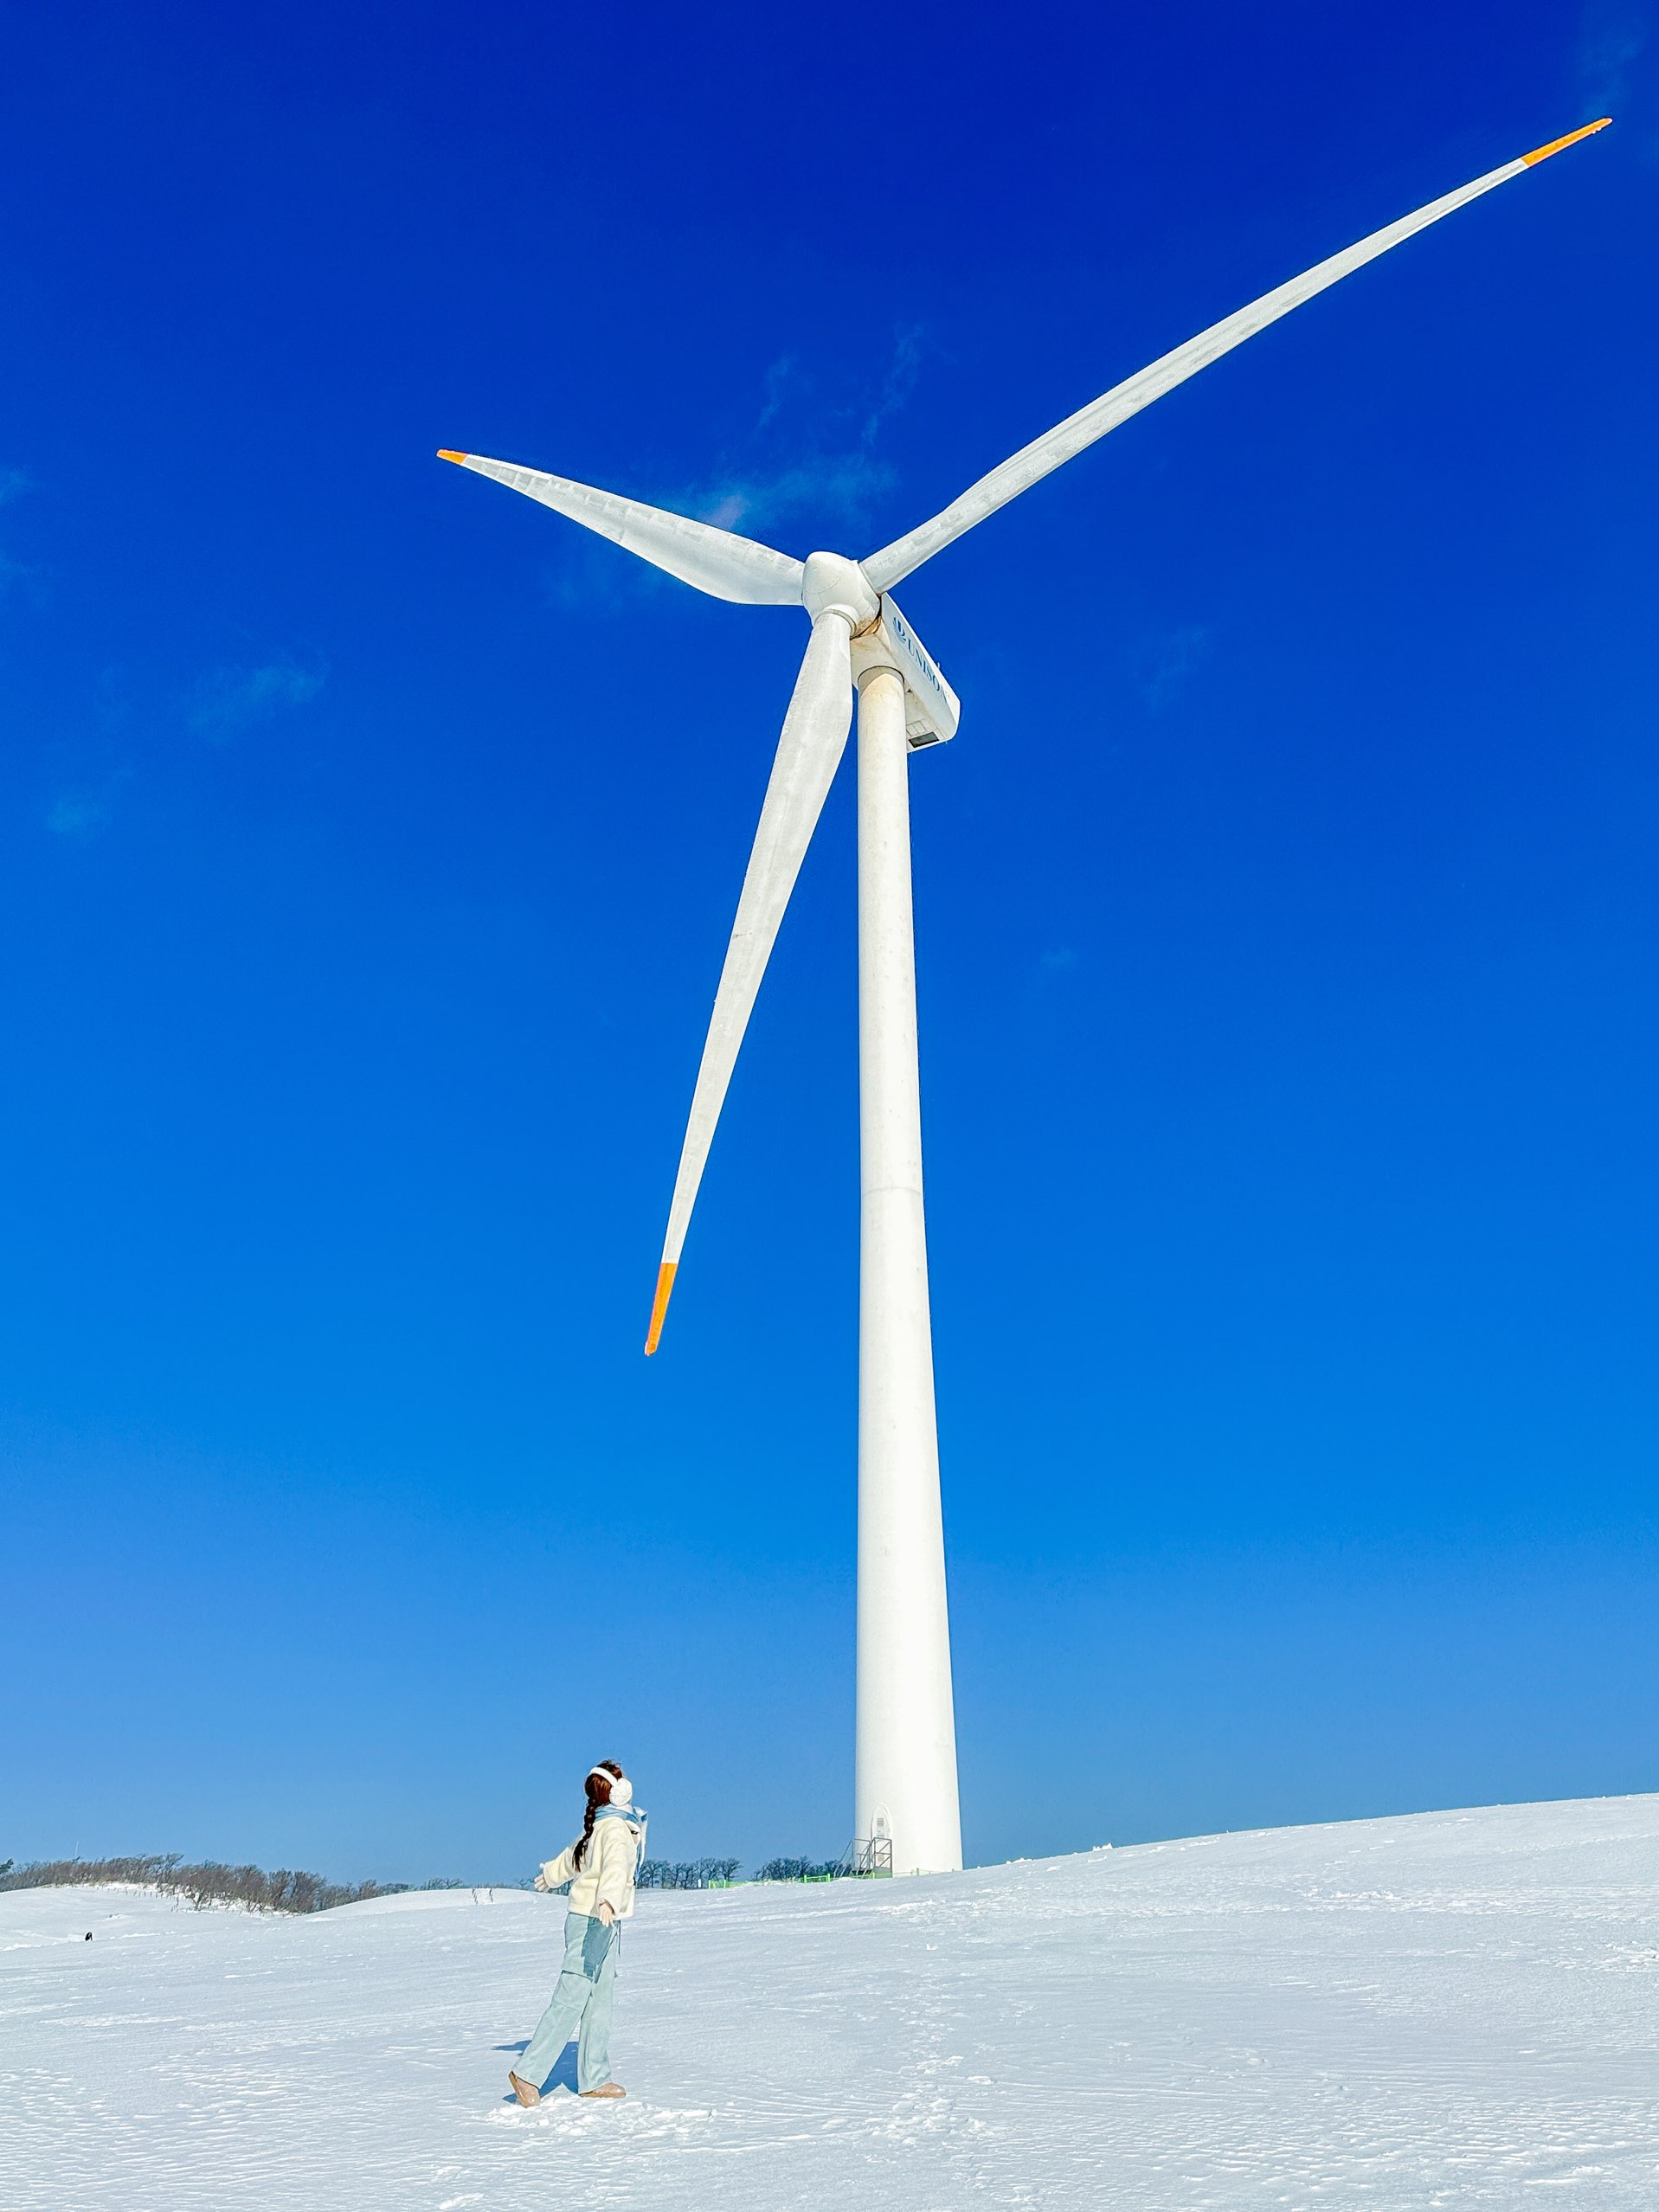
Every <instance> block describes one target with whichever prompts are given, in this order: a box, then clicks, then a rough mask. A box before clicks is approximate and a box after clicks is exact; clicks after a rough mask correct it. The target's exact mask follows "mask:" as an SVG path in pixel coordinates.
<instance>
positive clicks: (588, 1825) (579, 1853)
mask: <svg viewBox="0 0 1659 2212" xmlns="http://www.w3.org/2000/svg"><path fill="white" fill-rule="evenodd" d="M601 1767H602V1768H603V1769H604V1773H601V1772H600V1768H601ZM606 1774H614V1776H615V1777H616V1779H617V1780H618V1781H619V1782H620V1781H621V1778H622V1770H621V1767H620V1766H619V1765H617V1763H616V1761H615V1760H614V1759H601V1760H600V1762H599V1765H598V1766H596V1767H595V1769H594V1771H593V1772H592V1773H591V1774H590V1775H589V1776H588V1783H587V1789H588V1810H587V1812H586V1813H585V1814H584V1815H583V1817H582V1834H581V1835H580V1836H578V1837H577V1838H576V1849H575V1850H574V1851H572V1853H571V1854H570V1858H571V1862H572V1864H573V1865H574V1866H575V1867H576V1869H577V1871H578V1872H580V1871H581V1868H582V1858H583V1856H584V1855H585V1854H586V1852H587V1849H588V1838H589V1837H590V1836H592V1834H593V1832H594V1815H595V1813H596V1812H597V1811H598V1810H599V1808H600V1807H601V1805H608V1804H609V1803H610V1801H611V1785H610V1784H609V1783H608V1781H607V1780H606V1779H605V1775H606Z"/></svg>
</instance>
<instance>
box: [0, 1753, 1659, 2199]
mask: <svg viewBox="0 0 1659 2212" xmlns="http://www.w3.org/2000/svg"><path fill="white" fill-rule="evenodd" d="M562 1924H563V1903H562V1902H561V1901H557V1900H555V1901H549V1900H544V1899H542V1898H538V1897H535V1896H532V1895H529V1894H521V1893H518V1892H513V1891H503V1890H497V1891H495V1892H493V1893H488V1892H477V1893H474V1892H473V1891H469V1890H462V1891H460V1892H453V1893H447V1894H446V1893H436V1894H421V1895H417V1896H413V1897H408V1898H396V1899H383V1900H376V1901H374V1902H372V1903H370V1904H366V1905H358V1906H350V1907H346V1908H345V1909H344V1911H341V1912H336V1913H325V1914H320V1915H318V1916H317V1917H316V1918H313V1919H280V1918H263V1917H260V1916H256V1915H251V1914H248V1913H230V1912H218V1913H193V1912H190V1911H189V1910H188V1909H177V1908H175V1907H171V1906H170V1905H168V1904H166V1903H164V1902H163V1901H162V1900H159V1899H158V1898H156V1897H153V1896H150V1895H145V1894H140V1893H132V1892H113V1891H109V1890H94V1889H80V1890H64V1889H58V1890H34V1891H27V1892H22V1893H17V1894H10V1895H0V2212H90V2208H94V2207H101V2206H109V2207H111V2208H119V2212H196V2208H201V2212H208V2209H209V2208H211V2212H224V2208H226V2207H228V2206H235V2207H238V2208H244V2209H245V2212H290V2209H291V2208H292V2212H333V2208H337V2207H338V2208H342V2212H344V2208H349V2209H350V2212H460V2208H461V2207H464V2206H478V2207H479V2208H481V2212H519V2208H530V2207H535V2208H537V2212H549V2208H556V2209H560V2212H562V2208H566V2207H577V2206H580V2205H582V2204H583V2203H592V2204H594V2205H595V2206H599V2207H604V2208H611V2207H627V2206H641V2207H648V2208H652V2209H653V2212H656V2209H657V2208H662V2209H663V2212H679V2209H680V2208H684V2212H723V2208H731V2209H732V2212H751V2208H752V2212H779V2209H780V2208H783V2207H793V2206H810V2207H813V2208H814V2212H819V2209H820V2208H821V2209H822V2212H833V2208H839V2207H841V2206H846V2207H847V2208H849V2212H851V2209H852V2208H855V2207H857V2208H861V2212H886V2208H889V2207H891V2208H895V2212H897V2208H899V2207H903V2208H904V2212H955V2208H957V2207H967V2206H985V2207H987V2208H989V2207H997V2208H1001V2207H1004V2206H1020V2205H1033V2206H1037V2205H1040V2206H1043V2207H1045V2208H1053V2207H1062V2206H1072V2205H1076V2206H1080V2207H1081V2206H1085V2205H1086V2206H1089V2207H1091V2208H1093V2207H1100V2206H1116V2207H1122V2208H1125V2212H1129V2209H1131V2208H1132V2212H1166V2208H1167V2212H1203V2208H1206V2207H1210V2206H1225V2207H1227V2208H1233V2207H1238V2206H1256V2205H1260V2206H1263V2207H1269V2206H1271V2207H1274V2208H1281V2207H1284V2208H1295V2207H1298V2206H1315V2205H1321V2206H1331V2207H1338V2206H1341V2207H1343V2208H1347V2207H1349V2206H1354V2205H1364V2206H1368V2207H1375V2208H1379V2212H1395V2209H1396V2208H1399V2212H1405V2209H1406V2208H1410V2212H1421V2208H1426V2207H1430V2206H1434V2205H1450V2206H1461V2205H1513V2206H1535V2205H1537V2204H1538V2203H1539V2202H1548V2201H1550V2200H1548V2199H1543V2200H1540V2198H1539V2197H1538V2196H1537V2195H1536V2194H1535V2192H1536V2190H1537V2189H1539V2188H1540V2187H1548V2188H1552V2189H1563V2190H1567V2191H1572V2192H1575V2193H1576V2196H1575V2197H1574V2198H1572V2199H1570V2200H1569V2201H1578V2202H1583V2203H1585V2205H1591V2204H1593V2205H1594V2206H1595V2207H1596V2208H1597V2212H1618V2208H1624V2207H1627V2206H1628V2207H1630V2208H1636V2207H1638V2206H1639V2207H1641V2208H1643V2212H1651V2208H1653V2207H1654V2206H1655V2205H1656V2204H1659V1797H1624V1798H1608V1799H1600V1800H1596V1801H1593V1802H1590V1803H1585V1804H1552V1805H1521V1806H1505V1807H1499V1808H1495V1809H1493V1810H1486V1811H1481V1812H1469V1813H1432V1814H1421V1815H1418V1816H1416V1817H1412V1818H1409V1819H1399V1820H1379V1821H1366V1822H1360V1823H1352V1824H1347V1825H1344V1826H1337V1827H1325V1828H1306V1829H1280V1830H1276V1831H1273V1832H1268V1833H1259V1834H1254V1835H1239V1836H1209V1837H1205V1838H1201V1839H1199V1840H1197V1841H1194V1842H1185V1843H1163V1844H1148V1845H1144V1846H1142V1847H1141V1848H1139V1849H1134V1850H1119V1851H1101V1852H1096V1853H1094V1854H1092V1855H1089V1856H1086V1857H1081V1858H1067V1859H1050V1860H1038V1861H1033V1862H1027V1863H1022V1864H1017V1865H1014V1866H1010V1867H993V1868H983V1869H981V1870H979V1871H977V1872H974V1873H970V1874H958V1875H955V1876H951V1877H948V1878H944V1879H938V1880H929V1881H894V1882H868V1883H855V1882H840V1883H836V1884H834V1885H833V1886H829V1887H809V1888H799V1889H797V1888H765V1889H754V1890H737V1891H733V1892H730V1893H727V1894H719V1893H712V1894H706V1895H703V1896H673V1895H669V1896H647V1897H646V1898H643V1899H642V1900H640V1912H639V1913H638V1915H637V1917H636V1918H635V1919H634V1920H633V1923H632V1924H631V1925H630V1926H629V1927H628V1929H627V1936H626V1939H625V1942H624V1947H623V1954H622V1971H621V1981H620V1982H619V1985H618V1992H617V1994H618V2005H617V2030H616V2036H615V2042H614V2056H615V2059H616V2062H617V2071H618V2074H619V2078H620V2079H621V2080H623V2081H624V2082H625V2083H626V2084H627V2088H628V2091H629V2095H628V2099H627V2102H626V2103H624V2104H620V2105H606V2104H599V2105H595V2104H580V2103H578V2102H577V2101H576V2099H575V2098H574V2096H572V2095H570V2094H569V2093H563V2092H559V2091H555V2092H554V2093H552V2094H551V2095H550V2098H549V2099H548V2100H547V2102H546V2103H545V2104H544V2105H543V2107H542V2108H541V2110H540V2111H539V2112H520V2111H519V2110H518V2107H517V2106H515V2105H512V2104H511V2103H508V2102H504V2101H503V2099H504V2096H505V2088H506V2082H505V2074H506V2069H507V2067H508V2066H509V2065H510V2064H511V2060H512V2056H513V2054H514V2052H515V2051H516V2049H517V2048H518V2046H519V2045H520V2044H521V2043H522V2042H523V2041H524V2038H525V2037H526V2036H527V2035H529V2033H530V2029H531V2027H532V2026H533V2025H534V2023H535V2021H536V2019H537V2015H538V2013H539V2011H540V2009H541V2006H542V2003H543V1999H544V1997H545V1996H546V1994H547V1989H548V1984H549V1981H550V1977H551V1976H552V1975H553V1974H554V1973H555V1972H556V1968H557V1964H558V1958H559V1947H560V1931H561V1927H562ZM88 1929H90V1930H91V1931H92V1932H93V1941H92V1942H91V1943H87V1942H86V1941H85V1935H86V1932H87V1930H88ZM567 2063H568V2061H567Z"/></svg>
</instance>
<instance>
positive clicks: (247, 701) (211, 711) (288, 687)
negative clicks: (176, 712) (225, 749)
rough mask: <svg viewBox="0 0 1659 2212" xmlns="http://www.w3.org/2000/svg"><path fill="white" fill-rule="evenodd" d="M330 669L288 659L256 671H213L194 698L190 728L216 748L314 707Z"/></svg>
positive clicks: (262, 665) (225, 668)
mask: <svg viewBox="0 0 1659 2212" xmlns="http://www.w3.org/2000/svg"><path fill="white" fill-rule="evenodd" d="M327 673H328V672H327V670H326V669H325V668H305V667H302V666H300V665H299V662H298V661H296V660H292V659H288V657H287V656H286V654H279V655H277V656H276V657H274V658H273V659H270V660H266V661H261V662H260V663H258V664H257V665H256V666H252V667H249V666H222V667H219V668H210V669H209V671H208V672H207V673H206V674H205V675H204V676H203V677H202V678H200V679H199V680H198V681H197V683H196V686H195V688H194V690H193V691H191V693H190V727H191V728H192V729H193V730H199V731H200V732H201V733H202V735H203V736H204V737H209V738H211V739H213V741H214V742H215V743H220V744H222V743H227V742H228V740H229V739H230V738H232V737H235V736H238V735H240V733H241V731H242V730H250V729H252V728H254V726H255V725H256V724H258V723H264V722H269V721H271V720H273V718H274V717H276V716H278V715H280V714H284V713H286V712H288V711H291V710H293V708H296V707H303V706H307V705H309V704H310V703H311V701H312V699H314V698H316V696H317V694H318V691H321V690H322V688H323V685H324V683H325V680H326V678H327Z"/></svg>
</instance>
